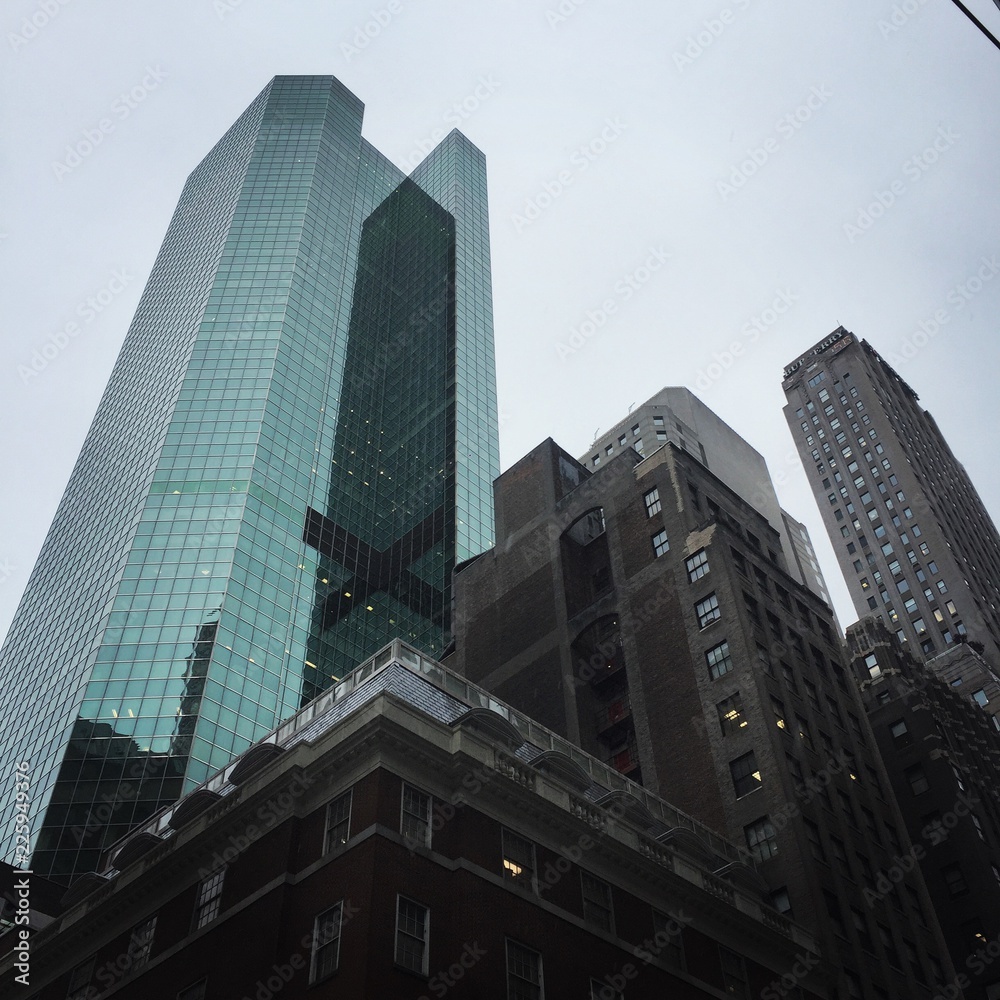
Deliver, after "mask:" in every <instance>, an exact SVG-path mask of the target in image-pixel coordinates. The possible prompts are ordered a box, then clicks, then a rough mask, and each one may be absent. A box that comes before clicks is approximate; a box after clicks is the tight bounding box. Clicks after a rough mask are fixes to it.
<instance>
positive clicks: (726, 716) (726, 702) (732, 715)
mask: <svg viewBox="0 0 1000 1000" xmlns="http://www.w3.org/2000/svg"><path fill="white" fill-rule="evenodd" d="M715 708H716V711H717V712H718V713H719V726H720V727H721V729H722V735H723V736H730V735H732V734H733V733H738V732H739V731H740V730H741V729H744V728H745V727H746V724H747V719H746V716H745V715H744V714H743V699H742V698H741V697H740V693H739V692H738V691H737V692H736V694H733V695H730V696H729V697H728V698H725V699H723V700H722V701H720V702H719V703H718V705H716V706H715Z"/></svg>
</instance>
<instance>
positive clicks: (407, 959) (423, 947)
mask: <svg viewBox="0 0 1000 1000" xmlns="http://www.w3.org/2000/svg"><path fill="white" fill-rule="evenodd" d="M429 924H430V910H428V908H427V907H426V906H421V904H420V903H415V902H414V901H413V900H412V899H407V898H406V897H405V896H397V897H396V964H397V965H401V966H403V968H404V969H409V970H410V971H412V972H419V973H422V974H424V975H426V974H427V939H428V932H429Z"/></svg>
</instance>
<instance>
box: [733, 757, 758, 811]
mask: <svg viewBox="0 0 1000 1000" xmlns="http://www.w3.org/2000/svg"><path fill="white" fill-rule="evenodd" d="M729 773H730V775H731V776H732V779H733V790H734V791H735V792H736V798H738V799H739V798H742V797H743V796H744V795H749V794H750V793H751V792H755V791H756V790H757V789H758V788H760V786H761V784H762V782H761V777H760V769H759V768H758V767H757V758H756V756H755V755H754V752H753V751H752V750H751V751H750V753H746V754H744V755H743V756H742V757H737V758H736V760H731V761H730V762H729Z"/></svg>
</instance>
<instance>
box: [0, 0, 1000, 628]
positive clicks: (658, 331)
mask: <svg viewBox="0 0 1000 1000" xmlns="http://www.w3.org/2000/svg"><path fill="white" fill-rule="evenodd" d="M967 3H968V5H969V6H970V7H971V8H972V9H973V10H974V11H975V12H976V13H977V14H978V16H979V17H980V18H981V19H982V20H983V21H984V22H985V23H986V24H988V25H989V26H990V28H991V29H992V30H993V32H994V33H995V34H1000V11H998V10H997V7H996V6H995V5H994V3H993V2H992V0H967ZM0 24H2V32H3V36H4V37H3V38H0V46H3V47H4V53H5V54H4V58H3V59H2V61H0V74H2V75H0V79H2V85H3V93H4V95H5V100H4V101H3V104H2V107H0V116H2V119H0V120H2V127H3V133H2V134H3V156H2V163H0V170H2V176H0V191H2V192H3V196H4V201H3V205H2V208H0V259H2V268H3V273H4V276H5V278H6V296H5V309H4V327H5V328H4V335H3V338H2V340H0V345H2V346H0V421H2V423H0V426H2V440H0V468H2V469H3V470H4V472H5V473H6V489H5V490H4V491H3V493H2V497H0V503H2V510H0V524H2V528H3V531H2V536H0V634H5V633H6V630H7V627H8V625H9V621H10V618H11V617H12V615H13V613H14V610H15V608H16V605H17V602H18V600H19V598H20V595H21V592H22V591H23V589H24V586H25V583H26V582H27V579H28V574H29V572H30V570H31V567H32V565H33V563H34V561H35V558H36V556H37V553H38V550H39V548H40V546H41V543H42V540H43V538H44V534H45V531H46V530H47V528H48V524H49V522H50V520H51V517H52V515H53V512H54V511H55V507H56V504H57V503H58V501H59V498H60V496H61V494H62V491H63V488H64V487H65V484H66V481H67V478H68V476H69V473H70V470H71V469H72V466H73V462H74V461H75V459H76V456H77V454H78V452H79V449H80V445H81V443H82V441H83V438H84V435H85V434H86V431H87V428H88V426H89V423H90V420H91V418H92V416H93V414H94V411H95V409H96V407H97V403H98V401H99V399H100V396H101V393H102V391H103V389H104V386H105V383H106V381H107V378H108V375H109V374H110V371H111V367H112V364H113V363H114V360H115V357H116V355H117V353H118V349H119V347H120V345H121V342H122V339H123V337H124V335H125V332H126V330H127V328H128V325H129V322H130V320H131V316H132V313H133V311H134V309H135V306H136V303H137V301H138V298H139V295H140V292H141V290H142V288H143V285H144V283H145V281H146V278H147V276H148V274H149V271H150V268H151V266H152V263H153V259H154V256H155V254H156V252H157V249H158V247H159V244H160V241H161V240H162V238H163V235H164V232H165V230H166V227H167V223H168V221H169V219H170V215H171V213H172V211H173V209H174V206H175V204H176V202H177V198H178V196H179V194H180V191H181V187H182V185H183V183H184V179H185V177H186V176H187V174H188V173H189V172H190V171H191V170H192V169H193V168H194V166H195V165H196V164H197V163H198V161H199V160H200V159H201V158H202V157H203V156H204V155H205V153H207V151H208V150H209V149H210V147H211V146H212V145H213V144H214V143H215V142H216V140H217V139H218V138H219V137H220V136H221V135H222V134H223V132H224V131H225V130H226V129H227V128H228V127H229V125H230V124H231V123H232V122H233V121H234V120H235V119H236V117H237V116H238V115H239V114H240V113H241V112H242V111H243V110H244V109H245V108H246V106H247V105H248V104H249V103H250V102H251V101H252V100H253V98H254V97H255V96H256V94H257V93H259V91H260V90H261V89H262V88H263V86H264V85H265V84H266V83H267V81H268V80H269V79H270V78H271V77H272V76H273V75H275V74H286V73H319V74H333V75H335V76H337V77H339V78H340V79H341V80H342V81H343V82H344V83H345V84H346V85H347V86H348V87H349V88H350V89H351V90H352V91H353V92H354V93H355V94H357V95H358V96H359V97H360V98H361V100H362V101H364V103H365V106H366V117H365V134H366V136H367V138H368V139H369V140H370V141H371V142H373V143H374V145H375V146H377V147H378V148H379V149H381V150H382V151H383V152H384V153H385V154H386V155H388V156H389V157H390V158H391V159H392V160H394V161H395V162H396V163H397V164H399V165H400V166H403V167H406V166H407V165H410V166H412V165H413V164H415V163H416V162H417V161H418V160H419V158H420V157H421V155H422V153H423V152H424V151H426V150H427V149H429V148H430V147H431V146H432V145H433V143H434V142H435V141H436V140H437V139H439V138H440V137H441V136H443V135H444V134H445V133H446V132H447V131H448V130H449V129H450V128H451V127H453V125H455V124H460V127H461V128H462V130H463V131H464V132H465V133H466V134H467V135H468V136H469V137H470V138H471V139H472V140H473V142H475V143H476V144H477V145H478V146H479V147H480V148H482V149H483V150H484V152H485V153H486V157H487V164H488V169H489V185H490V208H491V229H492V252H493V295H494V303H495V330H496V347H497V366H498V380H499V399H500V410H501V427H500V446H501V457H502V464H503V467H504V468H506V467H507V466H509V465H510V464H512V463H513V462H514V461H516V460H517V459H518V458H519V457H521V456H522V455H523V454H524V453H525V452H527V451H528V450H529V449H531V448H532V447H533V446H534V445H536V444H537V443H538V442H539V441H541V440H542V439H544V438H545V437H549V436H551V437H553V438H555V440H556V441H557V442H558V443H559V444H560V445H562V446H563V447H564V448H566V449H567V450H568V451H570V452H571V453H573V454H575V455H579V454H581V453H582V452H584V451H585V450H586V449H587V447H588V446H589V444H590V442H591V441H592V440H593V439H594V437H595V434H596V433H597V432H598V431H599V430H602V429H607V428H609V427H610V426H612V425H613V424H614V423H616V422H617V421H618V420H619V419H621V418H622V417H623V416H625V414H626V413H627V411H628V408H629V406H630V404H633V403H639V402H642V401H643V400H645V399H646V398H648V397H649V396H651V395H652V394H653V393H654V392H655V391H656V390H657V389H659V388H660V387H661V386H663V385H686V386H689V387H691V388H693V389H695V390H696V391H697V392H698V394H699V396H700V397H701V398H702V399H703V400H704V401H705V402H706V403H707V404H708V405H709V406H711V407H712V408H713V409H714V410H716V412H717V413H719V414H720V415H721V416H722V417H723V418H724V419H725V420H726V421H728V422H729V423H730V424H731V425H732V426H733V427H734V428H736V430H738V431H739V432H740V433H741V434H742V435H743V436H744V437H745V438H746V439H747V440H748V441H749V442H750V443H751V444H753V445H754V446H755V447H756V448H757V449H759V450H760V451H761V452H762V453H763V454H764V456H765V457H766V458H767V461H768V463H769V465H770V468H771V471H772V474H773V475H774V477H775V478H776V480H777V481H778V492H779V497H780V498H781V500H782V502H783V504H784V505H785V506H786V507H787V508H788V509H789V510H790V511H791V512H792V513H793V514H795V515H796V516H798V517H800V518H801V519H802V520H804V521H806V523H807V524H808V525H809V526H810V528H811V530H812V532H813V539H814V542H815V543H816V545H817V548H818V549H819V551H820V555H821V559H822V560H823V564H824V567H825V571H826V574H827V579H828V582H829V583H830V585H831V588H832V591H833V593H834V599H835V604H836V606H837V610H838V613H839V615H840V618H841V621H842V623H844V624H847V623H849V622H851V621H853V620H854V619H855V617H856V615H854V613H853V612H852V610H851V606H850V602H849V600H848V599H847V597H846V589H845V587H844V585H843V582H842V580H841V578H840V573H839V570H838V569H837V565H836V560H835V559H834V557H833V554H832V551H831V549H830V547H829V544H828V543H827V541H826V538H825V534H824V532H823V530H822V528H821V526H820V522H819V519H818V515H817V514H816V512H815V505H814V502H813V500H812V496H811V493H810V492H809V489H808V487H807V485H806V482H805V478H804V475H803V474H802V472H801V469H800V467H799V463H798V460H797V459H796V458H795V457H794V454H793V448H792V441H791V438H790V435H789V433H788V430H787V428H786V425H785V422H784V418H783V416H782V413H781V407H782V405H783V402H784V397H783V394H782V392H781V369H782V366H783V365H785V364H787V363H788V362H790V361H792V360H794V358H795V357H796V356H797V355H799V354H800V353H802V352H803V351H804V350H806V349H807V348H809V347H810V346H811V345H812V344H814V343H815V342H816V341H818V340H820V339H822V338H823V337H825V336H826V335H827V334H828V333H830V332H831V331H832V330H834V329H835V328H836V327H837V326H838V325H841V324H843V325H844V326H846V327H847V328H848V329H849V330H852V331H853V332H854V333H856V334H857V335H858V336H859V337H863V338H866V339H867V340H868V341H870V342H871V343H872V344H873V345H874V346H875V347H876V349H877V350H879V351H880V352H881V353H882V354H883V355H884V356H885V357H887V358H888V359H889V360H890V361H892V362H893V363H894V364H896V367H897V370H898V371H899V373H900V374H901V375H902V376H903V377H904V378H905V379H906V380H907V381H909V382H910V383H911V385H912V386H913V387H914V388H915V389H916V390H917V392H918V393H919V394H920V397H921V399H922V402H923V404H924V406H925V407H926V408H927V409H929V410H930V411H931V412H932V413H933V414H934V416H935V418H936V419H937V420H938V422H939V424H940V425H941V427H942V429H943V431H944V433H945V435H946V436H947V438H948V440H949V442H950V444H951V446H952V448H953V450H954V451H955V453H956V454H957V455H958V457H959V459H960V460H961V461H963V462H964V463H965V464H966V467H967V468H968V470H969V472H970V474H971V476H972V479H973V481H974V482H975V483H976V484H977V486H978V488H979V490H980V493H981V494H982V496H983V499H984V500H985V502H986V505H987V507H988V508H989V509H990V511H991V513H992V514H993V516H994V519H997V517H998V515H1000V502H998V491H1000V470H998V467H997V461H996V454H995V450H996V431H995V429H996V428H997V426H998V425H1000V419H998V415H1000V413H998V411H1000V402H998V393H997V387H996V378H997V360H998V353H1000V347H998V340H997V326H998V322H997V317H998V315H1000V308H998V306H1000V268H998V266H997V264H995V263H990V262H991V261H997V260H998V259H1000V198H998V197H997V183H998V178H1000V170H998V163H1000V138H998V133H1000V116H998V115H997V113H996V99H997V94H1000V51H998V50H997V49H996V48H994V47H993V46H991V45H990V43H989V42H988V41H987V40H986V39H985V38H984V37H983V36H982V35H981V34H980V33H979V32H978V31H977V30H976V28H975V27H974V26H973V25H972V24H971V23H970V22H969V21H968V20H966V18H965V17H964V16H963V15H962V14H961V12H960V11H959V10H958V9H957V8H956V7H955V5H954V4H953V3H952V2H951V0H900V2H899V3H898V4H897V3H896V0H866V2H862V3H853V4H850V3H834V4H813V3H803V2H802V0H671V2H669V3H663V2H661V0H643V2H638V0H632V2H628V0H616V2H610V0H520V2H510V0H508V2H506V3H502V4H500V3H482V2H480V3H470V2H469V0H391V2H390V0H359V2H356V0H294V2H292V0H170V2H155V0H150V2H146V3H136V2H135V0H101V2H100V3H86V2H85V0H5V2H4V4H3V8H2V11H0ZM102 123H103V128H102ZM97 140H99V141H97ZM74 323H75V327H73V328H72V330H71V331H70V332H72V334H73V335H72V336H69V335H68V334H67V332H66V331H67V325H68V324H74ZM755 324H756V325H755ZM935 324H936V327H937V329H936V332H935ZM925 331H932V332H933V335H932V336H927V335H926V332H925ZM574 333H575V336H574ZM734 344H736V345H737V346H738V348H739V349H740V350H739V352H738V354H736V353H735V352H733V350H732V345H734ZM35 352H38V353H37V354H36V353H35ZM734 354H735V356H734ZM724 365H725V366H726V367H725V370H723V366H724ZM64 570H65V572H67V573H72V572H73V571H74V568H73V566H72V564H69V565H67V566H65V567H64ZM81 586H86V581H83V580H81Z"/></svg>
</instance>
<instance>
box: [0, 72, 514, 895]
mask: <svg viewBox="0 0 1000 1000" xmlns="http://www.w3.org/2000/svg"><path fill="white" fill-rule="evenodd" d="M362 116H363V105H362V104H361V102H360V101H359V100H358V99H357V98H356V97H355V96H354V95H353V94H351V93H350V92H349V91H347V90H346V89H345V88H344V87H343V86H342V85H341V84H340V83H339V82H338V81H336V80H334V79H333V78H331V77H277V78H275V79H274V80H273V81H271V83H270V84H268V86H267V87H266V88H265V89H264V91H263V92H262V93H261V94H260V95H259V96H258V98H257V99H256V100H255V101H254V102H253V104H252V105H251V106H250V107H249V108H248V109H247V111H246V112H245V113H244V114H243V115H242V116H241V117H240V118H239V119H238V120H237V122H236V123H235V124H234V125H233V127H232V128H231V129H230V130H229V131H228V132H227V133H226V135H225V136H224V137H223V138H222V139H221V140H220V142H219V143H218V144H217V145H216V146H215V147H214V148H213V149H212V151H211V152H210V153H209V154H208V156H206V157H205V159H204V160H203V161H202V163H201V164H199V166H198V167H197V168H196V169H195V170H194V172H193V173H192V174H191V176H190V178H189V179H188V182H187V184H186V186H185V188H184V191H183V193H182V195H181V199H180V202H179V204H178V207H177V210H176V212H175V214H174V217H173V219H172V221H171V223H170V227H169V229H168V231H167V235H166V237H165V239H164V243H163V246H162V248H161V250H160V253H159V255H158V257H157V260H156V262H155V264H154V267H153V271H152V274H151V275H150V278H149V281H148V284H147V286H146V289H145V292H144V294H143V296H142V299H141V301H140V303H139V306H138V309H137V312H136V316H135V319H134V320H133V323H132V326H131V328H130V330H129V334H128V337H127V338H126V341H125V344H124V346H123V348H122V352H121V355H120V356H119V359H118V361H117V363H116V365H115V368H114V371H113V373H112V376H111V380H110V383H109V385H108V388H107V390H106V392H105V395H104V398H103V399H102V401H101V404H100V407H99V408H98V412H97V415H96V417H95V419H94V423H93V425H92V427H91V430H90V432H89V434H88V436H87V439H86V441H85V443H84V446H83V449H82V452H81V454H80V458H79V460H78V461H77V465H76V467H75V468H74V471H73V474H72V476H71V478H70V482H69V485H68V486H67V489H66V493H65V495H64V497H63V500H62V502H61V504H60V506H59V509H58V510H57V512H56V515H55V518H54V521H53V524H52V527H51V529H50V531H49V535H48V537H47V539H46V541H45V545H44V546H43V549H42V552H41V554H40V556H39V559H38V563H37V564H36V566H35V569H34V572H33V573H32V576H31V578H30V580H29V582H28V586H27V589H26V591H25V595H24V598H23V599H22V602H21V606H20V608H19V610H18V613H17V616H16V617H15V620H14V624H13V625H12V627H11V631H10V634H9V636H8V639H7V642H6V643H5V645H4V648H3V651H2V653H0V664H2V671H3V677H4V684H3V688H2V693H0V703H2V705H3V711H4V716H5V718H7V719H9V720H14V724H13V725H9V726H8V728H7V730H6V731H5V733H4V734H3V736H2V737H0V757H2V760H3V765H2V766H3V767H4V769H5V771H6V773H8V774H10V773H13V768H14V766H15V765H16V764H17V763H18V762H19V761H22V760H27V761H29V762H30V764H31V773H32V777H33V783H34V784H33V806H32V809H33V814H34V817H35V824H36V825H35V829H34V834H35V837H36V840H35V852H34V855H33V859H32V863H33V867H34V869H35V870H36V871H38V872H40V873H51V874H53V875H55V876H57V877H63V878H66V877H68V876H69V875H71V874H73V873H77V872H81V871H86V870H88V869H91V868H94V867H95V866H96V862H97V860H98V857H99V855H100V852H101V850H102V849H103V848H104V847H106V846H107V845H108V844H110V843H112V842H113V841H114V840H115V839H116V838H117V837H118V836H120V834H121V832H122V829H123V828H125V827H127V826H128V825H129V824H130V823H134V822H138V821H140V820H141V819H143V818H144V817H145V816H147V815H149V814H150V813H151V812H153V811H155V810H156V809H157V808H159V807H160V806H161V805H163V804H164V803H165V802H167V801H171V800H172V799H174V798H175V797H176V796H177V795H178V794H179V792H180V791H182V790H189V789H190V788H191V787H193V786H194V785H195V784H197V783H198V782H200V781H201V780H203V779H204V778H205V777H206V776H207V775H208V774H210V773H212V772H213V771H214V770H216V769H218V768H219V767H221V766H224V765H225V763H226V762H227V761H228V760H229V759H231V758H232V757H233V756H234V755H236V754H238V753H240V752H241V751H242V750H243V749H245V748H246V747H247V746H249V745H250V744H251V743H252V742H253V741H254V740H255V739H257V738H258V737H259V736H260V735H262V734H263V733H265V732H266V731H267V730H268V729H270V728H271V727H272V726H274V725H275V724H276V722H277V721H279V720H280V719H281V718H283V717H285V716H287V715H290V714H291V713H292V712H294V711H295V710H296V709H297V708H298V707H299V706H300V705H301V703H302V702H303V700H305V699H308V698H309V697H311V696H312V695H313V694H314V693H315V692H316V691H317V690H320V689H322V688H323V687H324V686H326V685H328V684H329V683H330V682H331V679H333V678H336V677H337V676H339V674H340V673H341V672H342V671H343V670H345V669H347V668H349V667H351V666H353V665H354V664H355V663H356V662H357V661H358V660H359V659H361V658H362V657H364V656H366V655H368V654H369V653H371V652H372V651H374V650H375V649H377V648H378V647H380V646H381V645H383V644H384V643H385V642H386V641H387V640H388V639H389V638H391V637H392V636H394V635H396V634H400V635H402V636H403V637H404V638H407V639H409V641H411V642H414V643H415V644H417V645H419V646H422V647H423V648H425V649H426V650H427V651H428V652H431V653H434V652H439V651H440V650H441V648H442V645H443V644H444V643H446V642H447V639H448V632H449V619H448V616H449V609H450V570H451V567H452V566H453V565H454V563H455V562H456V561H460V560H463V559H466V558H469V557H470V556H472V555H475V554H477V553H478V552H480V551H483V550H484V549H486V548H488V547H489V546H490V545H492V541H493V516H492V480H493V478H494V477H495V476H496V475H497V474H498V471H499V455H498V445H497V417H496V390H495V374H494V362H493V335H492V313H491V291H490V271H489V235H488V224H487V216H486V176H485V160H484V158H483V156H482V153H481V152H480V151H479V150H477V149H476V148H475V147H474V146H473V145H472V144H471V143H470V142H469V141H468V140H467V139H466V138H465V137H464V136H462V135H461V134H460V133H458V132H453V133H451V135H449V136H448V137H447V138H446V139H445V140H444V141H443V142H442V143H441V144H440V145H439V146H438V147H437V149H435V150H434V151H433V152H432V153H431V154H430V155H429V156H428V157H427V158H426V159H425V160H424V161H423V162H422V163H421V164H420V165H419V166H418V167H417V169H416V170H415V171H414V172H413V173H412V174H411V176H410V178H409V179H408V178H406V177H405V176H404V175H403V174H402V173H401V172H400V171H399V170H398V169H397V168H396V167H394V166H393V165H392V164H391V163H389V161H388V160H387V159H386V158H385V157H384V156H382V155H381V154H380V153H379V152H378V151H377V150H375V149H374V148H373V147H372V146H370V145H369V144H368V143H367V142H366V141H365V140H364V139H362V137H361V123H362ZM2 801H3V803H4V806H5V808H6V810H7V811H6V812H5V813H2V814H0V820H2V826H0V830H2V832H3V838H4V851H3V854H4V856H5V857H7V858H8V859H9V858H11V857H12V856H13V843H14V831H13V797H12V796H5V797H3V800H2ZM102 807H103V808H102Z"/></svg>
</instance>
